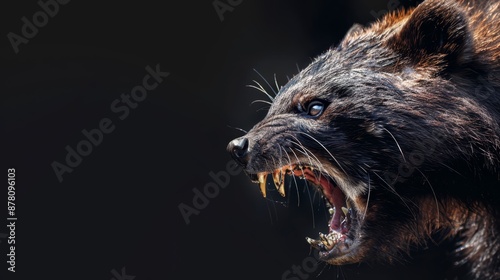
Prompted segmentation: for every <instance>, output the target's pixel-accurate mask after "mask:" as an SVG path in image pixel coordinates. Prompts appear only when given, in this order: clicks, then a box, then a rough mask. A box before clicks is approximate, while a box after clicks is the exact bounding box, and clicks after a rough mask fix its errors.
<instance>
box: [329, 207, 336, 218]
mask: <svg viewBox="0 0 500 280" xmlns="http://www.w3.org/2000/svg"><path fill="white" fill-rule="evenodd" d="M328 213H330V215H332V216H333V215H334V214H335V208H330V209H328Z"/></svg>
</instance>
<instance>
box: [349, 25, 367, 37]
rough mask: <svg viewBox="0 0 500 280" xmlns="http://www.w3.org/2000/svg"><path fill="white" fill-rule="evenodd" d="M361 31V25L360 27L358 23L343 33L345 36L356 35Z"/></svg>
mask: <svg viewBox="0 0 500 280" xmlns="http://www.w3.org/2000/svg"><path fill="white" fill-rule="evenodd" d="M361 31H363V25H361V24H359V23H354V24H353V25H352V26H351V28H349V30H347V32H346V33H345V36H349V35H353V34H357V33H360V32H361Z"/></svg>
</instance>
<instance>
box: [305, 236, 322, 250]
mask: <svg viewBox="0 0 500 280" xmlns="http://www.w3.org/2000/svg"><path fill="white" fill-rule="evenodd" d="M306 241H307V243H309V244H310V245H311V246H313V247H314V248H316V249H318V250H319V249H321V246H322V243H321V242H320V241H319V240H316V239H312V238H309V237H306Z"/></svg>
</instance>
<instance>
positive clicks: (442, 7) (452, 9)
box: [389, 0, 471, 63]
mask: <svg viewBox="0 0 500 280" xmlns="http://www.w3.org/2000/svg"><path fill="white" fill-rule="evenodd" d="M470 37H471V36H470V34H469V30H468V23H467V17H466V16H465V14H464V12H463V11H462V10H461V8H460V7H459V6H458V5H457V4H456V3H455V2H453V1H439V0H438V1H432V0H431V1H425V2H423V3H422V4H420V5H419V6H417V7H416V8H415V9H414V10H413V12H412V14H411V15H410V17H409V18H408V20H407V21H406V22H405V23H404V24H403V26H402V27H401V29H400V30H399V32H398V33H396V34H395V35H394V37H392V39H391V40H389V44H390V46H392V47H394V48H395V49H396V50H397V51H399V52H400V53H402V54H404V55H407V56H408V57H411V58H414V59H415V60H417V61H419V60H421V59H424V58H427V57H428V56H430V55H441V56H442V57H444V59H445V60H447V62H448V63H453V62H460V61H459V60H460V59H462V58H465V57H466V56H465V55H464V53H465V52H466V51H467V49H468V48H469V45H470V41H471V39H470Z"/></svg>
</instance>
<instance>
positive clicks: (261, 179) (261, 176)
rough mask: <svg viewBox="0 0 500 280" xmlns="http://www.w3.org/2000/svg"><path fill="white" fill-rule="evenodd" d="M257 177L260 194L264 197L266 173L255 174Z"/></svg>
mask: <svg viewBox="0 0 500 280" xmlns="http://www.w3.org/2000/svg"><path fill="white" fill-rule="evenodd" d="M257 177H258V179H259V185H260V192H261V193H262V196H264V197H266V181H267V173H264V172H261V173H259V174H257Z"/></svg>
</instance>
